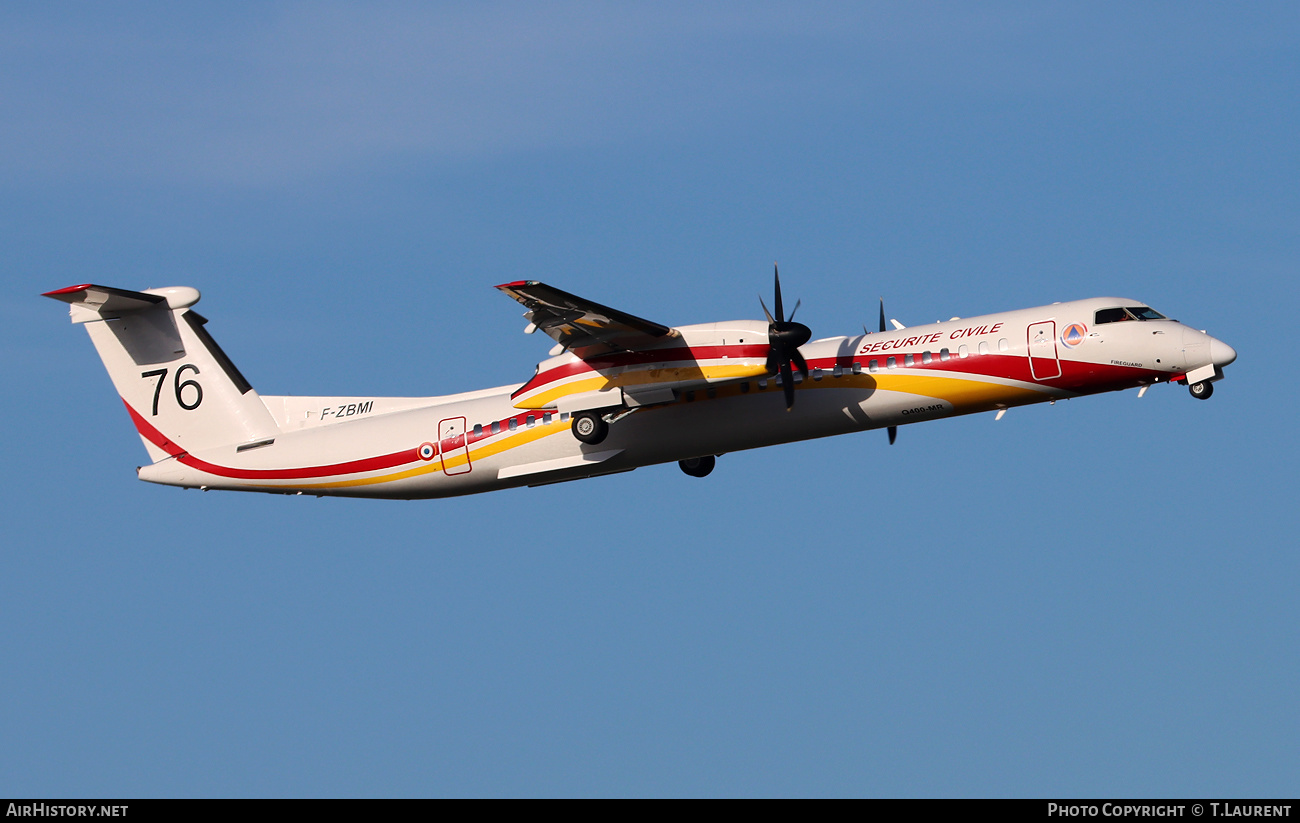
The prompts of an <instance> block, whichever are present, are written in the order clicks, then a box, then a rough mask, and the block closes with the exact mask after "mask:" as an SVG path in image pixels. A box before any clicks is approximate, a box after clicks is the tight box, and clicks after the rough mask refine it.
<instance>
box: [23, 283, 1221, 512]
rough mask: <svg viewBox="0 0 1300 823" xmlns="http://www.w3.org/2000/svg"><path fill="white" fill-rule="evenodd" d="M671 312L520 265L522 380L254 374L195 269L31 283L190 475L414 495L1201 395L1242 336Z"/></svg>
mask: <svg viewBox="0 0 1300 823" xmlns="http://www.w3.org/2000/svg"><path fill="white" fill-rule="evenodd" d="M774 279H775V294H774V297H775V300H774V305H773V308H774V309H775V314H773V313H772V312H770V311H769V310H768V307H767V304H766V301H763V300H762V298H761V297H760V304H761V305H762V308H763V313H764V316H765V320H736V321H729V322H719V323H703V324H697V325H682V326H676V327H670V326H666V325H663V324H660V323H656V322H653V321H649V320H645V319H642V318H640V317H636V316H634V315H631V314H627V313H625V312H622V311H619V310H617V309H613V308H610V307H608V306H604V305H601V304H599V303H596V302H593V301H591V300H587V299H584V298H581V297H578V296H576V295H573V294H569V293H568V292H565V291H561V290H560V289H558V288H554V287H552V286H548V285H546V284H544V283H540V282H537V281H533V280H522V281H516V282H512V283H505V284H502V285H500V286H497V287H496V288H497V289H499V290H500V291H501V292H502V293H503V294H505V295H507V296H509V297H511V298H513V299H515V300H516V301H518V302H519V303H521V304H522V305H523V306H524V307H525V308H526V309H527V311H526V312H525V314H524V317H525V318H526V319H527V320H528V325H527V327H526V328H525V332H527V333H530V334H531V333H533V332H535V331H539V330H540V331H542V332H543V333H545V334H546V335H548V336H549V337H551V338H552V339H553V340H554V341H555V346H554V348H553V349H551V351H550V356H549V358H548V359H546V360H543V361H541V362H540V363H538V364H537V366H536V368H535V370H534V372H533V375H532V376H531V377H530V378H529V379H528V380H526V381H525V382H524V383H523V384H522V385H518V386H513V385H512V386H501V387H498V388H491V389H483V390H481V391H473V392H467V393H464V394H454V395H448V396H443V397H372V396H354V397H280V396H269V395H268V396H262V395H259V394H258V393H257V392H256V391H254V390H253V387H252V385H251V384H249V382H248V381H247V380H246V379H245V378H244V376H243V375H242V374H241V373H240V372H239V370H238V369H237V368H236V367H235V365H234V363H233V362H231V360H230V358H229V357H227V356H226V354H225V353H224V352H223V351H222V350H221V348H220V347H219V346H218V345H217V343H216V341H215V340H213V338H212V336H211V335H210V334H209V333H208V331H207V328H206V324H207V320H206V319H204V318H203V317H202V316H201V315H199V314H198V313H197V312H196V311H194V309H193V306H194V305H195V304H196V303H197V302H198V301H199V296H200V295H199V292H198V290H197V289H194V288H190V287H172V288H160V289H147V290H145V291H139V292H136V291H128V290H125V289H118V288H112V287H108V286H98V285H93V284H84V285H78V286H70V287H68V288H63V289H58V290H55V291H51V292H47V293H46V294H45V295H44V296H46V297H50V298H53V299H55V300H60V301H62V302H64V303H67V304H69V314H70V316H71V319H72V322H73V323H74V324H81V325H83V326H84V327H85V329H86V331H87V332H89V334H90V339H91V341H92V342H93V343H94V345H95V348H96V350H97V351H98V353H99V355H100V358H101V359H102V360H103V362H104V365H105V367H106V368H107V370H108V373H109V376H110V378H111V380H112V382H113V385H114V387H115V388H116V390H117V393H118V395H120V397H121V399H122V402H123V403H124V404H125V405H126V410H127V413H128V414H129V415H130V418H131V421H132V423H133V424H134V425H135V428H136V431H137V432H138V433H139V434H140V437H141V439H142V440H143V442H144V447H145V450H146V451H147V452H148V455H149V458H150V463H149V465H145V466H140V467H138V468H137V470H136V472H137V475H138V477H139V479H141V480H145V481H148V482H150V483H159V484H163V485H168V486H180V487H182V488H198V489H203V490H209V489H226V490H235V491H256V492H271V493H277V494H293V495H316V496H327V495H329V496H346V497H375V498H397V499H422V498H437V497H451V496H456V495H464V494H474V493H477V492H486V491H493V490H496V489H506V488H512V487H519V486H540V485H547V484H551V483H559V482H564V481H568V480H577V479H581V478H587V477H596V476H600V475H608V474H615V473H619V472H626V471H631V470H633V469H636V468H639V467H642V466H649V465H653V464H659V463H670V462H673V461H676V462H677V463H678V464H679V466H680V467H681V469H682V471H683V472H685V473H686V474H687V475H690V476H692V477H704V476H706V475H708V474H709V473H710V472H711V471H712V470H713V468H714V466H715V463H716V458H717V457H718V456H721V455H723V454H726V453H729V452H735V451H741V450H744V449H754V448H759V447H763V446H771V445H775V444H778V443H788V442H792V441H797V440H806V439H811V438H816V437H828V436H831V435H838V434H847V433H850V432H860V431H866V430H870V429H885V430H886V431H887V433H888V435H889V442H890V443H891V444H892V443H893V442H894V440H895V438H896V435H897V432H898V427H899V426H902V425H906V424H911V423H919V422H923V421H930V420H937V419H941V418H947V417H953V416H956V415H964V414H973V413H977V412H994V413H995V414H996V417H997V419H1001V418H1002V416H1003V415H1004V414H1005V413H1006V411H1007V410H1008V409H1010V408H1013V407H1016V406H1024V405H1029V404H1033V403H1044V402H1047V403H1054V402H1056V401H1057V400H1061V399H1065V398H1072V397H1080V396H1084V395H1089V394H1098V393H1101V392H1109V391H1119V390H1123V389H1130V388H1137V389H1138V390H1139V392H1138V394H1139V396H1141V395H1142V394H1144V393H1145V392H1146V390H1147V389H1148V388H1149V387H1150V386H1151V385H1153V384H1156V383H1170V382H1177V383H1182V384H1186V385H1187V386H1188V387H1189V389H1190V392H1191V394H1192V396H1193V397H1196V398H1200V399H1202V400H1204V399H1208V398H1209V397H1210V395H1211V393H1212V392H1213V390H1214V386H1213V384H1214V382H1216V381H1218V380H1220V379H1222V378H1223V376H1224V372H1223V369H1224V367H1225V366H1227V365H1228V364H1230V363H1232V362H1233V361H1234V360H1235V359H1236V357H1237V353H1236V351H1234V350H1233V348H1232V347H1231V346H1229V345H1228V344H1226V343H1224V342H1223V341H1221V340H1218V339H1216V338H1214V337H1211V336H1210V335H1208V334H1206V333H1205V332H1203V331H1198V330H1197V329H1194V328H1191V327H1189V326H1186V325H1184V324H1182V323H1179V322H1178V321H1176V320H1171V319H1169V318H1167V317H1165V316H1164V315H1162V314H1160V313H1159V312H1157V311H1155V310H1154V309H1152V308H1150V307H1149V306H1147V305H1146V304H1144V303H1141V302H1139V301H1136V300H1128V299H1123V298H1115V297H1098V298H1091V299H1087V300H1076V301H1072V302H1065V303H1053V304H1052V305H1050V306H1040V307H1038V308H1031V309H1021V310H1018V311H1010V312H1003V313H1000V314H990V315H985V316H981V317H969V318H957V317H954V318H952V319H951V320H948V321H946V322H941V323H933V324H929V325H924V326H912V327H906V326H904V325H903V324H901V323H899V322H898V321H897V320H893V321H891V324H892V325H893V328H892V329H887V328H886V325H885V309H884V300H883V299H882V300H881V303H880V323H879V329H878V330H877V331H876V332H874V333H873V332H868V331H867V330H866V328H865V326H864V328H863V333H862V334H861V335H851V336H845V337H829V338H824V339H820V340H812V339H811V338H812V331H811V330H810V329H809V328H808V326H806V325H804V324H802V323H799V322H796V321H795V320H794V315H795V312H797V311H798V309H799V304H798V303H796V304H795V308H794V310H793V311H791V312H790V316H789V317H786V316H785V306H784V303H783V301H782V297H781V279H780V273H779V271H776V272H775V278H774Z"/></svg>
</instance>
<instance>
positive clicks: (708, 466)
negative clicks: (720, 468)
mask: <svg viewBox="0 0 1300 823" xmlns="http://www.w3.org/2000/svg"><path fill="white" fill-rule="evenodd" d="M717 462H718V461H717V460H716V459H715V458H714V456H713V455H711V454H708V455H705V456H704V457H688V458H687V459H685V460H678V461H677V465H679V466H681V467H682V471H684V472H686V473H687V474H689V475H690V476H691V477H707V476H708V475H709V472H711V471H713V467H714V465H715V464H716V463H717Z"/></svg>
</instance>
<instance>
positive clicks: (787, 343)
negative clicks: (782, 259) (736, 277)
mask: <svg viewBox="0 0 1300 823" xmlns="http://www.w3.org/2000/svg"><path fill="white" fill-rule="evenodd" d="M772 271H773V274H774V276H775V278H776V317H773V316H772V313H771V312H770V311H768V310H767V304H766V303H764V302H763V298H762V297H759V298H758V302H759V304H760V305H762V306H763V314H765V315H767V341H768V350H767V370H768V372H769V373H770V372H777V373H779V374H780V375H781V390H782V391H783V392H785V410H786V411H789V410H790V409H792V408H794V370H793V369H792V368H791V366H790V364H791V363H794V366H795V368H798V369H799V373H800V374H801V375H803V376H804V377H805V378H806V377H808V361H806V360H804V359H803V355H802V354H800V353H799V347H800V346H802V345H803V344H804V343H807V342H808V341H809V340H810V339H812V329H810V328H808V327H807V326H805V325H804V324H803V323H796V322H794V313H795V312H797V311H799V306H800V304H802V302H803V301H802V300H801V301H797V302H796V303H795V304H794V310H793V311H791V312H790V318H789V319H786V317H785V304H784V303H782V301H781V272H780V269H778V268H777V266H776V265H775V264H773V266H772Z"/></svg>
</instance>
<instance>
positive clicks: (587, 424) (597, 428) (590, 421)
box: [573, 411, 609, 446]
mask: <svg viewBox="0 0 1300 823" xmlns="http://www.w3.org/2000/svg"><path fill="white" fill-rule="evenodd" d="M608 434H609V423H606V422H605V418H604V417H601V416H600V415H599V414H597V413H596V412H590V411H585V412H578V413H577V414H575V415H573V436H574V437H576V438H578V439H579V440H581V441H582V442H583V443H589V444H591V445H593V446H594V445H596V444H597V443H599V442H601V441H602V440H604V439H605V436H606V435H608Z"/></svg>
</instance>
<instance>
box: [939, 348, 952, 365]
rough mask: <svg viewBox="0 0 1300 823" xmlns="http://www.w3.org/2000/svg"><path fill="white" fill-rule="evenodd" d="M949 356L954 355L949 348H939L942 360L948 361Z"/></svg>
mask: <svg viewBox="0 0 1300 823" xmlns="http://www.w3.org/2000/svg"><path fill="white" fill-rule="evenodd" d="M949 357H952V354H951V353H949V351H948V350H947V349H939V359H940V360H942V361H944V362H947V360H948V358H949Z"/></svg>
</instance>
